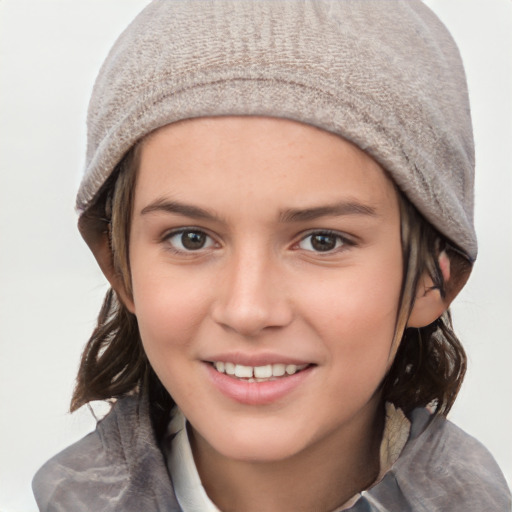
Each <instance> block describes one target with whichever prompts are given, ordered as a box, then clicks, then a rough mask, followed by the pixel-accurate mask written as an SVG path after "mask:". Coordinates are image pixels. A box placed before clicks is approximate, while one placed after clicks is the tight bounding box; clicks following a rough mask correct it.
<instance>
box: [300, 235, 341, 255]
mask: <svg viewBox="0 0 512 512" xmlns="http://www.w3.org/2000/svg"><path fill="white" fill-rule="evenodd" d="M343 245H345V241H344V239H343V238H342V237H341V236H340V235H338V234H335V233H329V232H326V233H324V232H317V233H311V234H310V235H308V236H306V237H304V238H303V239H302V240H301V241H300V243H299V247H300V248H301V249H305V250H307V251H314V252H329V251H333V250H335V249H339V248H340V247H342V246H343Z"/></svg>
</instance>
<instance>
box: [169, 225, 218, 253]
mask: <svg viewBox="0 0 512 512" xmlns="http://www.w3.org/2000/svg"><path fill="white" fill-rule="evenodd" d="M187 231H191V232H197V233H203V234H204V235H206V237H207V238H208V239H209V240H210V243H209V244H208V246H206V247H201V248H199V249H196V250H193V249H187V248H178V247H176V246H174V245H173V244H172V243H171V242H170V239H171V238H173V237H175V236H177V235H182V234H183V233H185V232H187ZM160 241H161V242H162V243H163V244H166V246H167V247H166V248H167V249H168V250H170V251H172V252H173V253H176V254H183V255H194V254H195V255H198V254H200V253H203V252H204V251H207V250H209V249H212V248H213V247H215V246H218V245H219V243H218V242H217V241H216V240H215V237H214V236H212V235H211V234H210V233H209V232H208V230H206V229H204V228H199V227H197V226H182V227H179V228H175V229H171V230H169V231H166V232H165V233H164V235H163V236H162V237H161V239H160Z"/></svg>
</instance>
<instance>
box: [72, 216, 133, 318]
mask: <svg viewBox="0 0 512 512" xmlns="http://www.w3.org/2000/svg"><path fill="white" fill-rule="evenodd" d="M78 229H79V231H80V234H81V235H82V237H83V239H84V240H85V242H86V243H87V245H88V246H89V249H91V251H92V253H93V255H94V257H95V258H96V261H97V262H98V265H99V266H100V268H101V271H102V272H103V274H104V275H105V277H106V278H107V280H108V282H109V283H110V286H111V287H112V288H113V289H114V290H115V291H116V293H117V295H118V297H119V298H120V300H121V301H122V303H123V304H124V305H125V306H126V308H127V309H128V311H130V313H133V314H134V313H135V305H134V302H133V298H132V296H131V294H130V293H129V292H128V291H127V290H126V287H125V285H124V282H123V278H122V276H121V275H120V274H119V272H117V271H116V269H115V266H114V261H113V258H112V250H111V248H110V242H109V235H108V229H107V224H106V223H105V221H104V220H101V219H97V218H94V217H91V216H87V214H83V215H82V216H81V217H80V219H79V220H78Z"/></svg>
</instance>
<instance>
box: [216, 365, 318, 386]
mask: <svg viewBox="0 0 512 512" xmlns="http://www.w3.org/2000/svg"><path fill="white" fill-rule="evenodd" d="M210 364H211V366H212V367H213V368H214V369H215V370H216V371H217V372H219V373H222V374H224V375H228V376H229V377H233V378H235V379H238V380H243V381H245V382H272V381H275V380H279V379H282V378H286V377H290V376H292V375H295V374H297V373H299V372H301V371H303V370H305V369H307V368H308V367H310V366H312V365H311V364H300V365H297V364H285V363H274V364H266V365H263V366H245V365H242V364H235V363H232V362H229V361H211V362H210Z"/></svg>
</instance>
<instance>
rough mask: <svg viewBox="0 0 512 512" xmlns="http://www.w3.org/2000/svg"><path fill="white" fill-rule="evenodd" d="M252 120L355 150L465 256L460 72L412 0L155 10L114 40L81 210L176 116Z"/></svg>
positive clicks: (242, 0) (176, 5) (168, 0)
mask: <svg viewBox="0 0 512 512" xmlns="http://www.w3.org/2000/svg"><path fill="white" fill-rule="evenodd" d="M221 115H261V116H273V117H283V118H288V119H293V120H296V121H302V122H304V123H309V124H311V125H314V126H317V127H319V128H323V129H325V130H328V131H330V132H334V133H337V134H339V135H341V136H343V137H344V138H346V139H348V140H350V141H352V142H354V143H355V144H357V145H358V146H359V147H360V148H361V149H363V150H364V151H366V152H367V153H368V154H370V155H371V156H372V157H373V158H375V160H377V161H378V162H379V163H380V164H381V165H382V166H383V167H384V168H385V169H387V170H388V171H389V173H390V174H391V176H392V177H393V179H394V180H395V182H396V183H397V184H398V186H399V188H400V189H401V190H402V191H403V192H404V193H405V194H406V196H407V197H408V198H409V200H410V201H412V203H414V204H415V205H416V207H417V208H418V210H419V211H420V212H421V213H422V214H423V215H424V217H425V218H426V219H427V220H429V221H430V222H431V223H432V224H433V225H434V226H435V227H436V228H437V229H438V230H439V231H440V232H441V233H443V234H444V235H445V236H446V237H447V238H448V239H450V240H451V241H452V242H453V243H454V244H455V245H457V246H458V247H459V248H460V249H461V250H462V251H464V252H465V253H466V254H467V256H468V257H469V258H470V259H472V260H473V259H474V258H475V257H476V253H477V244H476V236H475V231H474V226H473V180H474V147H473V137H472V127H471V117H470V110H469V102H468V94H467V87H466V80H465V75H464V69H463V66H462V62H461V58H460V55H459V52H458V49H457V47H456V45H455V43H454V41H453V39H452V37H451V36H450V34H449V33H448V31H447V30H446V28H445V27H444V26H443V24H442V23H441V22H440V21H439V19H438V18H437V17H436V16H435V15H434V14H433V13H432V12H431V11H430V10H429V9H428V8H427V7H426V6H425V5H424V4H423V3H422V2H421V1H419V0H156V1H154V2H152V3H151V4H150V5H149V6H148V7H147V8H146V9H144V11H142V13H141V14H139V16H138V17H137V18H136V19H135V20H134V21H133V22H132V24H131V25H130V26H129V27H128V28H127V29H126V30H125V32H124V33H123V34H122V35H121V36H120V37H119V39H118V40H117V42H116V43H115V45H114V47H113V48H112V50H111V52H110V54H109V56H108V57H107V59H106V61H105V63H104V64H103V67H102V68H101V71H100V73H99V76H98V78H97V81H96V84H95V87H94V90H93V94H92V98H91V102H90V106H89V113H88V147H87V162H86V170H85V175H84V178H83V180H82V183H81V186H80V189H79V192H78V197H77V208H78V210H79V211H80V212H82V213H83V212H84V211H85V210H86V209H87V208H88V207H89V206H91V204H92V203H93V202H94V200H95V198H96V196H97V193H98V191H99V189H100V188H101V186H102V185H103V184H104V183H105V181H106V179H107V178H108V177H109V176H110V174H111V173H112V171H113V170H114V168H115V166H116V165H117V164H118V163H119V161H120V160H121V159H122V157H123V155H124V154H125V153H126V151H128V149H130V147H131V146H133V144H134V143H135V142H137V141H138V140H139V139H141V138H142V137H144V136H145V135H146V134H148V133H149V132H151V131H153V130H155V129H156V128H158V127H161V126H163V125H166V124H168V123H172V122H174V121H178V120H180V119H186V118H194V117H202V116H221Z"/></svg>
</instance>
